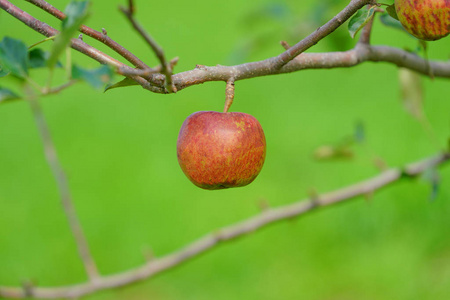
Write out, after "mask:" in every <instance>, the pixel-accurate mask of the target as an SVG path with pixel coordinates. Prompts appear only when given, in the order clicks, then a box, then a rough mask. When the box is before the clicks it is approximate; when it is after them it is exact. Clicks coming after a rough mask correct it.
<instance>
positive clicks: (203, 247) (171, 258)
mask: <svg viewBox="0 0 450 300" xmlns="http://www.w3.org/2000/svg"><path fill="white" fill-rule="evenodd" d="M448 160H450V153H442V154H439V155H436V156H434V157H431V158H428V159H424V160H421V161H418V162H415V163H411V164H409V165H407V166H406V167H404V168H396V169H390V170H387V171H384V172H382V173H381V174H379V175H377V176H375V177H373V178H371V179H368V180H365V181H362V182H359V183H356V184H354V185H351V186H348V187H345V188H342V189H339V190H336V191H333V192H330V193H326V194H322V195H318V196H314V199H305V200H303V201H298V202H295V203H293V204H289V205H285V206H281V207H278V208H273V209H270V208H268V209H266V210H264V211H263V212H262V213H261V214H259V215H256V216H254V217H251V218H249V219H247V220H244V221H242V222H239V223H237V224H234V225H230V226H227V227H223V228H221V229H219V230H216V231H215V232H214V233H212V234H209V235H206V236H204V237H203V238H200V239H198V240H197V241H194V242H192V243H191V244H189V245H187V246H186V247H184V248H182V249H180V250H178V251H175V252H173V253H172V254H168V255H166V256H163V257H160V258H155V259H153V260H151V261H149V262H147V263H146V264H144V265H143V266H141V267H138V268H135V269H132V270H129V271H125V272H123V273H119V274H115V275H110V276H105V277H102V278H101V279H100V280H98V281H96V282H89V283H84V284H78V285H71V286H63V287H49V288H38V287H36V288H29V287H28V288H27V289H26V291H24V290H23V289H21V288H13V287H0V296H1V297H6V298H17V299H19V298H25V297H32V298H42V299H55V298H76V297H81V296H84V295H87V294H91V293H94V292H96V291H99V290H104V289H110V288H117V287H121V286H125V285H127V284H130V283H133V282H137V281H140V280H144V279H147V278H149V277H152V276H155V275H156V274H159V273H161V272H163V271H165V270H168V269H171V268H173V267H175V266H178V265H180V264H182V263H184V262H186V261H189V259H191V258H193V257H196V256H198V255H200V254H202V253H204V252H206V251H209V250H211V249H214V248H215V247H216V246H218V245H220V244H221V242H224V241H231V240H234V239H236V238H238V237H243V236H245V235H246V234H250V233H252V232H254V231H256V230H258V229H261V228H264V227H266V226H267V225H270V224H273V223H275V222H279V221H283V220H287V219H291V218H294V217H298V216H301V215H304V214H306V213H308V212H310V211H313V210H315V209H319V208H323V207H327V206H331V205H334V204H338V203H340V202H345V201H347V200H350V199H352V198H355V197H357V196H362V195H367V194H372V193H373V192H375V191H376V190H378V189H381V188H382V187H385V186H388V185H390V184H392V183H394V182H397V181H399V180H400V179H401V178H403V177H416V176H418V175H420V174H421V173H423V172H424V171H426V170H428V169H429V168H434V167H438V166H439V165H441V164H443V163H445V162H447V161H448Z"/></svg>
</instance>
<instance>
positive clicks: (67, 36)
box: [47, 1, 89, 68]
mask: <svg viewBox="0 0 450 300" xmlns="http://www.w3.org/2000/svg"><path fill="white" fill-rule="evenodd" d="M88 7H89V2H87V1H82V2H76V1H71V2H70V3H69V4H68V5H67V7H66V9H65V11H64V12H65V14H66V18H65V19H64V20H63V22H62V29H61V32H60V33H59V35H58V36H57V37H56V39H55V43H54V44H53V47H52V51H51V54H50V57H49V58H48V61H47V65H48V66H49V67H50V68H53V67H54V66H55V65H56V63H57V62H58V58H59V57H60V55H61V54H62V52H63V51H64V49H65V48H66V47H67V46H69V44H70V40H71V38H72V37H73V35H74V34H75V32H76V31H77V30H78V29H79V28H80V26H81V24H83V22H84V20H86V18H87V17H88V14H87V12H88Z"/></svg>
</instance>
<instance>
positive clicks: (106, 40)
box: [26, 0, 150, 69]
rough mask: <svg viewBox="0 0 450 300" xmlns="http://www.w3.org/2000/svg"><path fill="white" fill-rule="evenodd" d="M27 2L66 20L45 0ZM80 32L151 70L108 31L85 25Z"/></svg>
mask: <svg viewBox="0 0 450 300" xmlns="http://www.w3.org/2000/svg"><path fill="white" fill-rule="evenodd" d="M26 1H28V2H30V3H32V4H34V5H36V6H37V7H40V8H42V9H43V10H45V11H46V12H48V13H49V14H51V15H52V16H54V17H56V18H58V19H60V20H64V19H65V18H66V15H65V14H64V13H63V12H62V11H60V10H58V9H57V8H55V7H53V6H52V5H51V4H49V3H47V2H46V1H44V0H26ZM80 31H81V32H82V33H84V34H85V35H87V36H90V37H92V38H94V39H96V40H98V41H100V42H102V43H103V44H105V45H106V46H108V47H109V48H111V49H113V50H114V51H116V52H117V53H118V54H120V55H121V56H122V57H124V58H125V59H126V60H128V61H129V62H130V63H132V64H133V65H134V66H136V67H138V68H141V69H149V68H150V67H149V66H147V65H146V64H145V63H144V62H143V61H141V60H140V59H139V58H138V57H137V56H135V55H134V54H133V53H131V52H130V51H128V50H127V49H126V48H125V47H123V46H122V45H120V44H119V43H117V42H116V41H114V40H113V39H111V38H110V37H109V36H108V35H107V33H106V30H104V29H103V30H102V32H99V31H96V30H94V29H92V28H89V27H87V26H85V25H81V27H80Z"/></svg>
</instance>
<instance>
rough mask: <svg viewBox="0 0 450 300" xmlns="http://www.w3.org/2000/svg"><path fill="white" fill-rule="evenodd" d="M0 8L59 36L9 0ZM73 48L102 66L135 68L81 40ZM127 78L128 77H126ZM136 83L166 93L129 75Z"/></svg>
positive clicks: (3, 0) (0, 0) (1, 2)
mask: <svg viewBox="0 0 450 300" xmlns="http://www.w3.org/2000/svg"><path fill="white" fill-rule="evenodd" d="M0 8H1V9H3V10H5V11H6V12H7V13H9V14H10V15H11V16H13V17H15V18H16V19H18V20H20V21H22V22H23V23H24V24H25V25H27V26H28V27H30V28H32V29H33V30H35V31H37V32H39V33H40V34H42V35H44V36H46V37H52V36H55V35H57V34H59V31H58V30H56V29H54V28H53V27H51V26H49V25H48V24H46V23H44V22H41V21H39V20H38V19H36V18H34V17H33V16H31V15H30V14H28V13H27V12H24V11H23V10H21V9H20V8H18V7H17V6H15V5H13V4H11V3H10V2H9V1H7V0H0ZM71 47H72V48H73V49H75V50H77V51H79V52H81V53H83V54H84V55H86V56H88V57H90V58H92V59H94V60H96V61H98V62H99V63H101V64H105V65H110V66H113V67H115V68H116V69H119V68H124V69H127V68H129V69H130V70H133V68H130V67H129V66H127V65H125V64H123V63H121V62H120V61H118V60H116V59H114V58H112V57H110V56H109V55H107V54H105V53H103V52H101V51H100V50H98V49H96V48H94V47H92V46H90V45H88V44H86V43H85V42H83V41H81V40H79V39H72V40H71ZM125 76H127V75H125ZM127 77H129V78H131V79H133V80H134V81H136V82H137V83H138V84H140V85H141V86H142V87H143V88H144V89H147V90H150V91H152V92H155V93H165V90H164V88H160V87H158V86H155V85H153V84H152V83H150V82H149V81H147V80H146V79H144V78H142V77H140V76H135V75H129V76H127Z"/></svg>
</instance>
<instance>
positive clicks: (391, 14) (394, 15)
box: [386, 4, 398, 21]
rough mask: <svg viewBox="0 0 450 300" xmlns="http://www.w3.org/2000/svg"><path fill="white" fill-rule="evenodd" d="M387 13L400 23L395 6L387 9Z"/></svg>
mask: <svg viewBox="0 0 450 300" xmlns="http://www.w3.org/2000/svg"><path fill="white" fill-rule="evenodd" d="M386 12H387V13H388V14H389V15H390V16H391V17H392V18H394V19H395V20H397V21H398V16H397V11H396V10H395V4H392V5H389V6H388V7H386Z"/></svg>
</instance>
